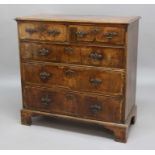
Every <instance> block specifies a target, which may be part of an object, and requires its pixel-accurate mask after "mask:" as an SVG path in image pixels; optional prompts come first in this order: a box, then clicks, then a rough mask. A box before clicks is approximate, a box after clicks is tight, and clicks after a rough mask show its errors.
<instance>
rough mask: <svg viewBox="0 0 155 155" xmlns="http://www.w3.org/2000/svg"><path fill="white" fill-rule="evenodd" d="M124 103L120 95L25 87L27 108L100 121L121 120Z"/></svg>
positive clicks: (25, 104)
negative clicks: (96, 94) (107, 95)
mask: <svg viewBox="0 0 155 155" xmlns="http://www.w3.org/2000/svg"><path fill="white" fill-rule="evenodd" d="M122 104H123V100H122V99H121V98H119V97H105V96H94V95H90V94H84V93H75V92H71V91H68V90H64V89H63V90H62V89H58V88H51V89H47V88H36V87H26V88H25V89H24V106H25V108H27V109H34V110H38V111H43V112H49V113H56V114H62V115H63V114H64V115H70V116H75V117H81V118H87V119H94V120H100V121H107V122H120V121H121V111H122Z"/></svg>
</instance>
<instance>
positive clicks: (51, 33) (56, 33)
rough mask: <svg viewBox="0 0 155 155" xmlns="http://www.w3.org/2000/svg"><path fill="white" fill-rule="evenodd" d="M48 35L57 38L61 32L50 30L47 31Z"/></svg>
mask: <svg viewBox="0 0 155 155" xmlns="http://www.w3.org/2000/svg"><path fill="white" fill-rule="evenodd" d="M47 33H48V34H49V35H52V36H53V37H55V36H57V35H59V34H60V31H58V30H49V31H47Z"/></svg>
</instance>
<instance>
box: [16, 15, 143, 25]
mask: <svg viewBox="0 0 155 155" xmlns="http://www.w3.org/2000/svg"><path fill="white" fill-rule="evenodd" d="M138 19H140V17H139V16H134V17H132V16H131V17H115V16H88V15H85V16H78V15H50V14H39V15H33V16H25V17H17V18H16V20H22V21H29V20H31V21H53V22H54V21H55V22H80V23H111V24H113V23H114V24H130V23H132V22H134V21H136V20H138Z"/></svg>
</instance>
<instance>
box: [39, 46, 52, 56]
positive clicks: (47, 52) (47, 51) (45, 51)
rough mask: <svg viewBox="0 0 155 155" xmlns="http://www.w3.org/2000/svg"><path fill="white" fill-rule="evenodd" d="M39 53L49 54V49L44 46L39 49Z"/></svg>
mask: <svg viewBox="0 0 155 155" xmlns="http://www.w3.org/2000/svg"><path fill="white" fill-rule="evenodd" d="M38 54H39V55H40V56H47V55H48V54H49V50H48V49H45V48H42V49H40V50H39V51H38Z"/></svg>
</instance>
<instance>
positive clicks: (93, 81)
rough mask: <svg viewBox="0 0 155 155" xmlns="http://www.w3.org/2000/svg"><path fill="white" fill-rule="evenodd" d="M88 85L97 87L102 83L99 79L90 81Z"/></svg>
mask: <svg viewBox="0 0 155 155" xmlns="http://www.w3.org/2000/svg"><path fill="white" fill-rule="evenodd" d="M90 83H91V84H92V85H93V86H99V85H100V84H101V83H102V80H100V79H90Z"/></svg>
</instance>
